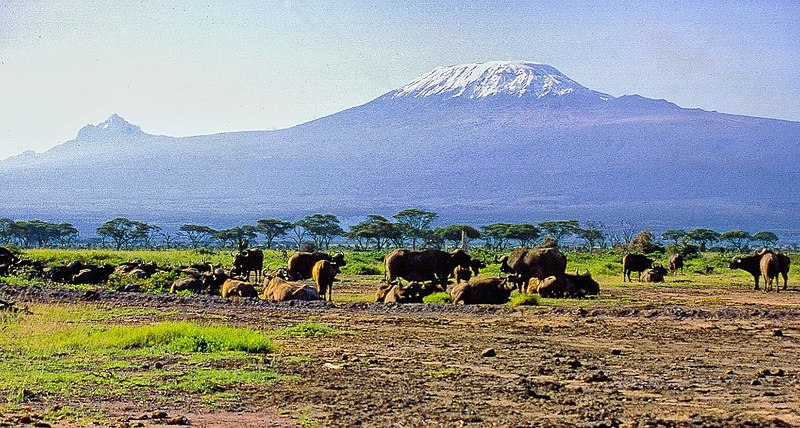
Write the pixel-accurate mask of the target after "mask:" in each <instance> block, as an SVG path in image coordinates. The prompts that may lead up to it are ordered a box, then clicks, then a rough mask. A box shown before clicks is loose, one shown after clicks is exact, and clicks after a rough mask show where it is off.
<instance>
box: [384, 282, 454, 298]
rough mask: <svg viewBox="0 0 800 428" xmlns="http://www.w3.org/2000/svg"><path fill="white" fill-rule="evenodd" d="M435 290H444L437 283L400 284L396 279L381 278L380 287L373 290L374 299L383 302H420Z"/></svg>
mask: <svg viewBox="0 0 800 428" xmlns="http://www.w3.org/2000/svg"><path fill="white" fill-rule="evenodd" d="M437 291H445V289H444V287H441V286H440V285H438V284H431V285H428V284H425V283H422V282H418V281H410V282H409V283H408V284H407V285H406V286H400V284H399V283H398V282H397V281H391V282H390V281H388V280H385V279H384V280H382V281H381V285H380V288H378V291H377V292H375V301H376V302H384V303H422V299H423V298H425V296H429V295H431V294H433V293H435V292H437Z"/></svg>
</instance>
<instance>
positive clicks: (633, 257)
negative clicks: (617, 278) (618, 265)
mask: <svg viewBox="0 0 800 428" xmlns="http://www.w3.org/2000/svg"><path fill="white" fill-rule="evenodd" d="M652 267H653V259H651V258H649V257H647V256H643V255H641V254H625V257H623V258H622V282H625V278H628V282H631V272H637V273H638V274H639V275H638V276H637V279H638V280H639V282H641V281H642V272H643V271H644V270H646V269H650V268H652Z"/></svg>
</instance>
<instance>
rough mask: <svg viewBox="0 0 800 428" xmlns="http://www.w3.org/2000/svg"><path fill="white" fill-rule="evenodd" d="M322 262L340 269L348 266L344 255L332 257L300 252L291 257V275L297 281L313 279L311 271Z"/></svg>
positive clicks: (289, 264) (289, 266)
mask: <svg viewBox="0 0 800 428" xmlns="http://www.w3.org/2000/svg"><path fill="white" fill-rule="evenodd" d="M320 260H327V261H329V262H333V263H335V264H336V266H337V267H339V268H341V267H342V266H345V265H347V262H345V260H344V254H336V255H334V256H331V255H329V254H326V253H306V252H302V251H300V252H297V253H294V254H292V255H291V257H289V261H288V262H287V266H288V268H289V275H290V276H291V278H293V279H295V280H301V279H308V278H311V276H312V272H311V271H312V270H313V268H314V264H316V263H317V262H318V261H320Z"/></svg>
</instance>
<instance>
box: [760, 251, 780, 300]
mask: <svg viewBox="0 0 800 428" xmlns="http://www.w3.org/2000/svg"><path fill="white" fill-rule="evenodd" d="M758 264H759V268H760V270H761V277H762V278H764V291H772V280H773V279H774V280H775V282H776V283H777V282H778V274H779V273H780V270H781V266H780V262H779V261H778V256H776V255H775V254H773V253H766V254H764V255H762V256H761V260H759V263H758ZM779 289H780V286H778V284H776V285H775V291H778V290H779Z"/></svg>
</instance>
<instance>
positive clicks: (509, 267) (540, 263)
mask: <svg viewBox="0 0 800 428" xmlns="http://www.w3.org/2000/svg"><path fill="white" fill-rule="evenodd" d="M566 268H567V258H566V257H564V255H563V254H561V252H560V251H558V248H517V249H515V250H514V251H512V252H511V254H509V255H508V256H503V257H502V258H501V259H500V271H502V272H506V273H512V274H516V275H518V276H519V281H520V282H521V284H527V283H528V281H530V279H531V278H537V279H544V278H547V277H548V276H561V275H563V274H564V270H566Z"/></svg>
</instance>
